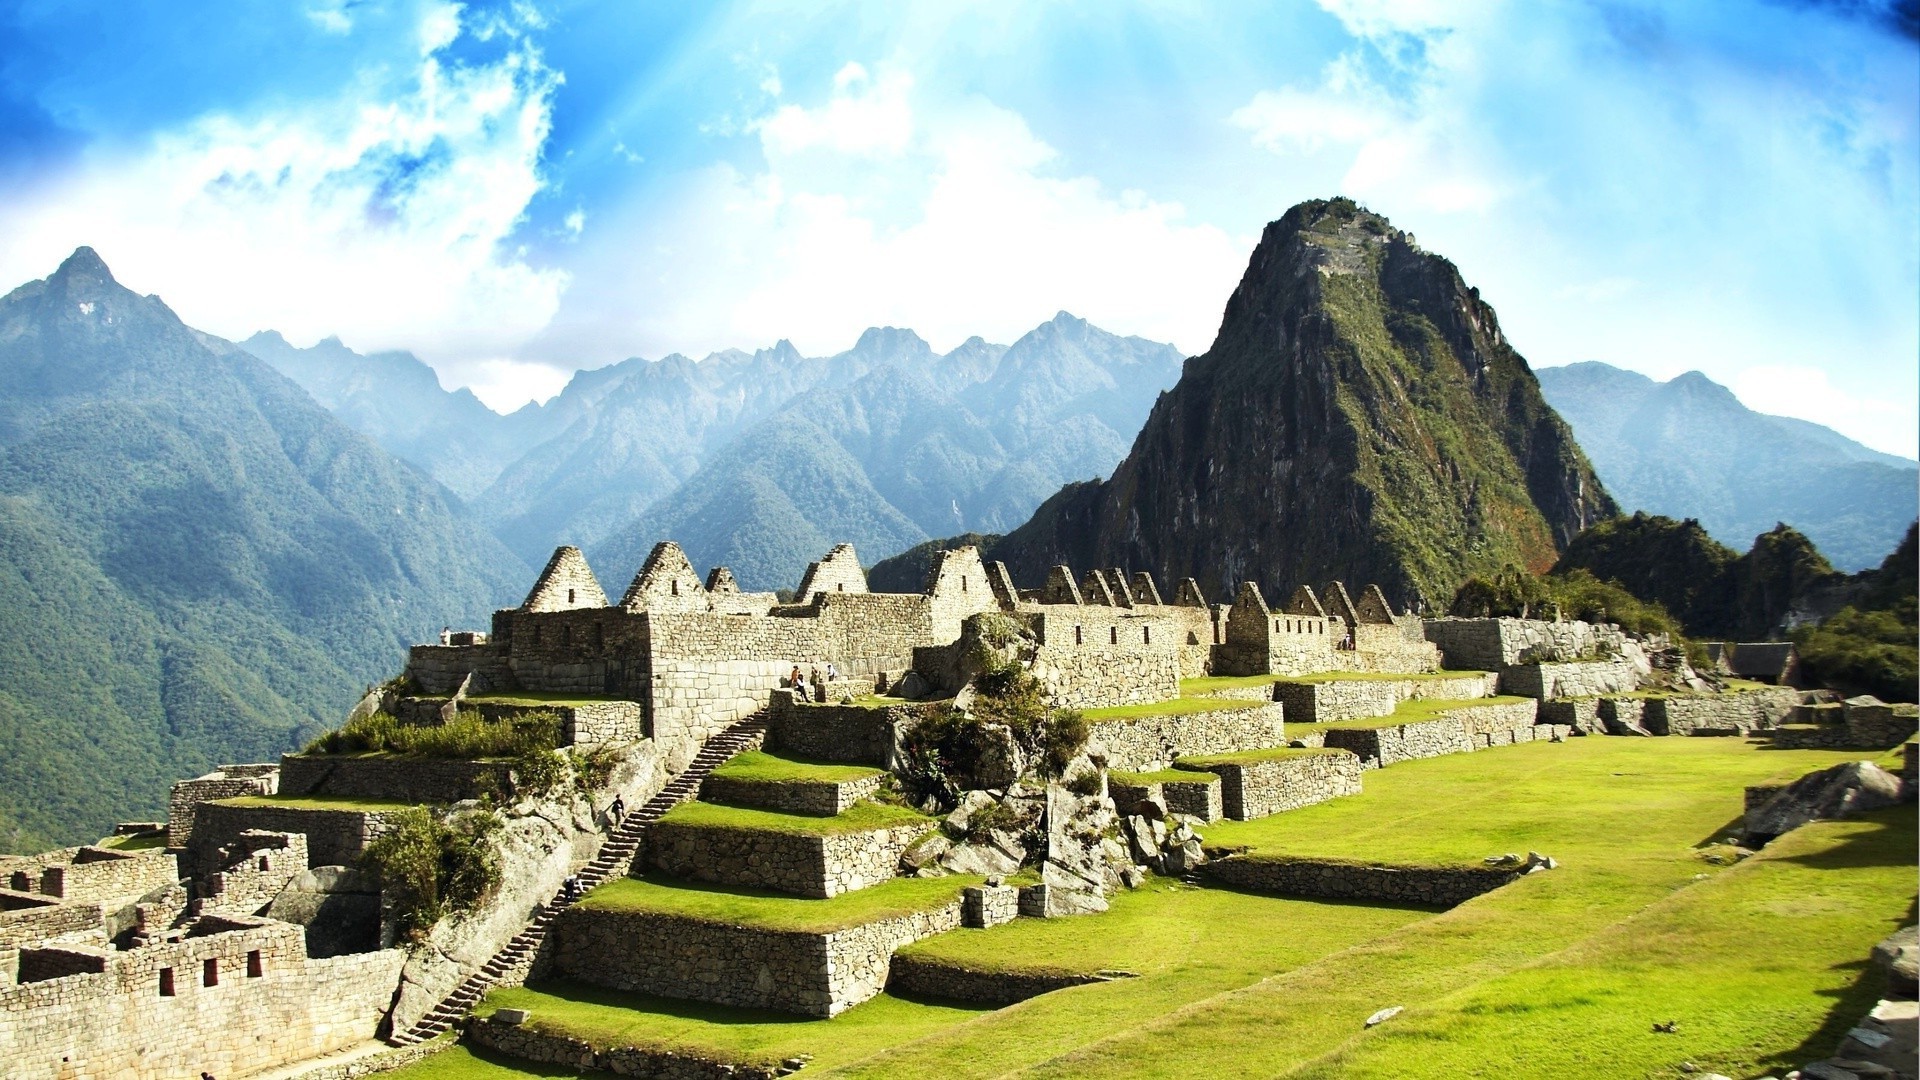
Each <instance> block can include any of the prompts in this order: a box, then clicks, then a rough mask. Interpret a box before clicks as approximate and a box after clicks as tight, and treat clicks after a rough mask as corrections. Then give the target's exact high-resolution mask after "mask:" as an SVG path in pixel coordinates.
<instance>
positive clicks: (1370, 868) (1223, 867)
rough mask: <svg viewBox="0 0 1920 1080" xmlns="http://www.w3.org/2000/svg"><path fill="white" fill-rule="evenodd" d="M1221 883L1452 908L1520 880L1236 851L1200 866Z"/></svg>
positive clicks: (1483, 871) (1515, 874) (1508, 873)
mask: <svg viewBox="0 0 1920 1080" xmlns="http://www.w3.org/2000/svg"><path fill="white" fill-rule="evenodd" d="M1201 872H1202V873H1205V874H1206V875H1207V876H1209V877H1211V878H1213V879H1214V880H1215V881H1218V882H1220V883H1221V884H1223V885H1227V886H1229V887H1232V888H1236V889H1249V890H1252V891H1255V892H1264V893H1274V894H1276V895H1279V896H1300V897H1306V898H1308V899H1313V900H1365V901H1373V902H1377V903H1390V904H1421V905H1427V906H1432V907H1442V908H1450V907H1454V906H1456V905H1459V904H1463V903H1466V902H1467V901H1468V900H1471V899H1473V898H1474V897H1476V896H1479V895H1481V894H1482V893H1489V892H1492V891H1493V890H1495V889H1497V888H1499V887H1501V886H1502V885H1507V884H1510V883H1512V882H1514V881H1516V880H1518V879H1519V878H1520V877H1522V876H1523V875H1522V874H1521V872H1520V871H1519V870H1515V869H1510V868H1505V867H1493V866H1411V865H1396V864H1391V863H1367V862H1354V861H1349V860H1344V859H1316V858H1300V857H1292V856H1278V855H1236V856H1233V857H1230V858H1226V859H1219V860H1216V861H1214V862H1210V863H1207V864H1205V865H1204V866H1202V867H1201Z"/></svg>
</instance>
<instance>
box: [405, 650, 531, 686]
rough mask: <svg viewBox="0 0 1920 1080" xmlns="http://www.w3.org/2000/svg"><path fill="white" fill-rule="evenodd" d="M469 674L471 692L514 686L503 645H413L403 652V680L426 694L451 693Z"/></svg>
mask: <svg viewBox="0 0 1920 1080" xmlns="http://www.w3.org/2000/svg"><path fill="white" fill-rule="evenodd" d="M469 674H471V675H472V676H473V686H472V687H471V692H473V693H476V694H481V693H486V692H487V691H489V690H511V689H513V688H514V687H515V686H516V685H518V684H517V683H516V682H515V681H514V676H513V669H512V668H511V667H509V666H508V663H507V646H506V645H505V644H504V643H502V644H493V643H488V644H485V645H415V646H413V647H412V648H410V649H408V650H407V678H408V680H409V681H411V682H412V683H413V685H415V686H417V687H419V688H420V690H421V691H422V692H424V693H428V694H451V693H453V692H454V691H455V690H457V689H459V688H460V684H461V683H462V682H464V681H465V680H466V677H467V676H468V675H469Z"/></svg>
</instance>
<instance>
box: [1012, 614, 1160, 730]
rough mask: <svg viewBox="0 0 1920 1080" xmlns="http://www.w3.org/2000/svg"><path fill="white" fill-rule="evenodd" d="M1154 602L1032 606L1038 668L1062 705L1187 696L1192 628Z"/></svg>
mask: <svg viewBox="0 0 1920 1080" xmlns="http://www.w3.org/2000/svg"><path fill="white" fill-rule="evenodd" d="M1158 610H1160V609H1159V608H1158V607H1155V608H1148V609H1125V608H1116V607H1105V606H1102V605H1099V604H1087V605H1082V606H1067V605H1041V606H1037V607H1034V608H1031V609H1030V610H1029V611H1028V612H1027V613H1026V618H1027V621H1028V624H1029V625H1030V626H1031V627H1032V629H1033V632H1034V636H1035V638H1036V640H1037V641H1038V646H1037V648H1036V649H1035V650H1034V660H1033V663H1032V665H1031V668H1030V670H1031V672H1032V674H1033V676H1034V678H1036V679H1039V680H1040V683H1041V685H1042V686H1044V687H1046V690H1047V696H1048V699H1049V700H1050V701H1052V702H1053V704H1054V705H1056V706H1058V707H1060V708H1067V709H1098V708H1104V707H1107V706H1111V705H1135V704H1142V703H1145V702H1150V701H1165V700H1167V699H1168V698H1174V697H1179V696H1180V671H1181V650H1182V646H1181V645H1180V642H1181V641H1182V640H1184V638H1185V631H1184V629H1183V628H1182V627H1181V626H1179V625H1177V624H1174V623H1170V622H1167V621H1166V620H1164V619H1160V618H1156V617H1155V616H1153V615H1149V614H1143V613H1142V611H1158Z"/></svg>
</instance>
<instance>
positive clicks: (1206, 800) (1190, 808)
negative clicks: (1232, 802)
mask: <svg viewBox="0 0 1920 1080" xmlns="http://www.w3.org/2000/svg"><path fill="white" fill-rule="evenodd" d="M1198 775H1200V776H1204V777H1206V779H1204V780H1198V779H1196V780H1182V781H1164V782H1159V783H1152V784H1126V783H1121V782H1120V781H1118V780H1115V779H1113V777H1112V776H1111V775H1109V776H1108V777H1107V795H1108V797H1110V798H1111V799H1112V800H1113V804H1114V805H1115V806H1117V807H1119V808H1120V812H1121V813H1122V814H1127V813H1131V812H1132V808H1133V807H1135V806H1137V805H1139V804H1140V803H1141V802H1144V801H1146V800H1147V799H1151V798H1155V797H1158V798H1159V799H1160V801H1161V802H1163V803H1165V804H1166V807H1167V811H1168V812H1169V813H1173V814H1185V815H1186V816H1188V817H1196V818H1199V819H1200V820H1201V821H1219V820H1220V819H1221V818H1223V817H1225V816H1226V812H1227V811H1226V804H1225V802H1224V801H1223V800H1222V798H1221V794H1220V789H1221V786H1222V785H1221V782H1220V777H1219V776H1218V775H1217V774H1214V773H1199V774H1198Z"/></svg>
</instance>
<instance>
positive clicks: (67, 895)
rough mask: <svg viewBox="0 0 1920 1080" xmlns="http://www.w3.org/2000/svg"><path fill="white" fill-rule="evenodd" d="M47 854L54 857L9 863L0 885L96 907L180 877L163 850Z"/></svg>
mask: <svg viewBox="0 0 1920 1080" xmlns="http://www.w3.org/2000/svg"><path fill="white" fill-rule="evenodd" d="M50 854H51V855H54V856H55V857H52V858H49V857H47V856H41V857H40V858H39V859H28V860H21V861H19V862H15V863H10V864H9V865H8V866H7V867H6V868H5V869H6V876H5V878H4V879H0V884H4V885H5V886H6V887H8V888H11V889H13V890H15V891H17V892H24V893H38V894H40V895H42V896H47V897H51V898H53V899H55V900H64V901H67V902H69V903H98V902H101V901H106V900H128V899H131V898H133V897H137V896H142V895H144V894H146V893H149V892H152V891H153V890H154V889H157V888H159V887H161V886H162V885H171V884H173V883H174V882H177V881H179V880H180V876H181V875H180V861H179V858H178V857H177V856H175V855H174V854H172V853H170V852H165V851H158V850H147V851H140V852H127V851H115V850H112V849H110V848H99V847H92V846H84V847H78V848H66V849H63V850H62V851H60V852H57V853H50ZM36 870H37V873H36V872H35V871H36Z"/></svg>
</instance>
